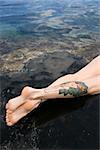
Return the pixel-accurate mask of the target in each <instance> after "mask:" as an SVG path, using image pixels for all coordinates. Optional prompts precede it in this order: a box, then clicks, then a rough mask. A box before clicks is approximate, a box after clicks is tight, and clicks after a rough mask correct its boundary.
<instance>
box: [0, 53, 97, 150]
mask: <svg viewBox="0 0 100 150" xmlns="http://www.w3.org/2000/svg"><path fill="white" fill-rule="evenodd" d="M12 56H13V57H12V58H11V55H10V54H9V60H10V61H11V65H9V64H7V63H6V65H8V66H9V67H8V70H5V71H4V70H3V71H4V72H1V74H0V80H1V103H0V109H1V115H0V116H1V117H0V118H1V127H0V128H1V129H0V130H1V131H2V132H1V145H2V149H3V150H8V149H9V150H12V149H13V148H14V147H16V150H17V149H23V148H24V149H38V148H39V147H40V149H43V148H45V147H44V145H45V144H43V143H44V142H43V141H42V143H41V140H42V137H44V139H45V141H46V136H47V137H48V140H47V141H46V143H47V147H46V148H50V147H53V145H54V144H53V140H51V142H50V141H49V139H50V137H52V138H53V136H54V135H55V138H56V139H57V140H58V142H57V144H56V148H59V146H61V147H63V146H65V147H71V148H72V147H73V146H74V144H72V143H71V142H69V143H70V145H69V146H68V144H67V145H66V144H65V143H63V142H62V144H60V145H59V144H58V143H59V140H60V139H61V138H60V136H61V135H60V133H58V130H61V132H62V137H63V138H65V137H66V138H67V140H68V135H70V133H69V132H68V130H73V126H72V125H71V123H70V121H72V122H73V125H74V131H73V132H74V134H75V137H76V141H80V144H78V143H77V142H76V143H77V144H76V145H77V147H80V146H83V145H85V147H86V148H87V147H92V148H93V147H98V139H97V137H98V134H97V130H98V113H99V112H98V106H97V105H98V100H99V96H93V97H83V98H79V99H77V100H76V101H73V100H71V101H70V100H68V101H66V102H65V101H64V100H61V101H59V103H58V101H56V100H54V101H52V102H46V103H44V104H43V105H40V107H39V108H38V109H37V110H36V111H34V112H33V113H31V114H29V115H28V117H25V118H24V119H22V121H20V122H19V123H18V124H17V125H15V126H14V127H7V126H6V124H5V119H4V117H5V104H6V102H7V101H8V100H9V99H10V98H13V97H15V96H17V95H19V94H20V92H21V90H22V88H23V87H24V86H26V85H29V86H32V87H36V88H41V87H45V86H48V85H49V84H50V83H52V82H53V81H54V80H55V79H57V78H58V77H60V76H62V75H65V74H68V73H74V72H76V71H78V70H79V69H80V68H82V67H83V66H85V65H86V64H87V63H88V61H87V59H84V58H82V57H79V56H75V55H72V54H70V53H68V52H65V51H59V52H58V51H55V52H52V53H50V52H48V53H44V54H40V55H38V57H35V55H33V56H32V57H31V59H29V60H27V62H24V61H23V60H24V57H23V55H21V54H20V55H16V56H17V57H14V55H12ZM28 56H29V55H28ZM30 56H31V55H30ZM20 60H21V61H23V62H24V63H21V61H20ZM13 62H15V63H14V64H13ZM17 63H18V64H17ZM13 65H14V69H13ZM15 66H16V67H15ZM51 109H52V113H51ZM45 112H46V113H45ZM84 112H85V114H84ZM95 112H96V113H95ZM91 113H92V114H91ZM90 114H91V115H90ZM70 117H71V118H70ZM87 117H88V119H87ZM93 118H96V119H93ZM70 119H71V120H70ZM74 119H76V120H77V121H75V120H74ZM62 120H63V121H62ZM83 120H84V121H83ZM89 120H91V123H89ZM66 121H67V122H69V124H70V126H69V127H68V126H66V127H67V128H66V127H65V126H64V124H65V122H66ZM82 121H83V123H82ZM56 123H58V124H60V126H59V125H58V126H56ZM78 123H82V124H83V125H80V127H79V128H80V132H79V134H80V135H79V136H78V137H77V133H78V132H76V131H77V129H78V128H77V127H78V126H79V125H78ZM75 124H76V125H75ZM91 124H93V128H92V127H91V126H90V125H91ZM62 126H64V127H62ZM82 126H84V128H83V127H82ZM94 126H95V130H94ZM60 127H61V128H60ZM44 130H45V131H44ZM48 130H51V131H50V133H49V132H48ZM52 130H53V132H52ZM75 130H76V131H75ZM64 131H66V135H65V134H64ZM44 132H45V133H46V135H44ZM71 132H72V131H71ZM57 135H58V137H59V138H57ZM72 135H73V134H72ZM12 136H13V139H12ZM24 136H25V137H26V138H24ZM49 136H50V137H49ZM88 136H89V137H90V141H89V143H87V142H86V141H84V140H85V139H88ZM38 138H39V140H38ZM19 139H21V141H20V140H19ZM92 140H94V146H93V145H92V146H90V145H91V144H90V143H91V141H92ZM38 142H40V143H39V144H38ZM74 142H75V141H74ZM18 143H19V144H18ZM28 143H30V144H28ZM50 143H51V145H52V144H53V145H52V146H50V145H49V144H50ZM71 145H72V146H71Z"/></svg>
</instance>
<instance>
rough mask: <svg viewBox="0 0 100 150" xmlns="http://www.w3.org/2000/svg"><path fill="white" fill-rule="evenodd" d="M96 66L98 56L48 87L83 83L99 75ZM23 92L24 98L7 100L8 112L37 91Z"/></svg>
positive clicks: (99, 72)
mask: <svg viewBox="0 0 100 150" xmlns="http://www.w3.org/2000/svg"><path fill="white" fill-rule="evenodd" d="M98 66H100V56H98V57H96V58H95V59H94V60H93V61H91V62H90V63H89V64H88V65H87V66H85V67H84V68H83V69H81V70H80V71H78V72H76V73H74V74H68V75H65V76H63V77H60V78H59V79H57V80H56V81H55V82H53V83H52V84H51V85H49V87H50V88H51V87H53V86H55V85H59V84H61V83H64V82H65V81H68V82H69V81H83V80H86V79H88V78H91V77H94V76H96V75H99V74H100V67H98ZM23 91H25V92H24V93H26V94H25V96H24V97H25V98H24V97H23V96H21V97H16V98H14V99H11V100H9V102H8V104H7V108H9V109H10V110H15V109H16V108H17V107H19V106H20V105H22V104H24V102H25V99H26V97H27V96H29V95H30V93H31V92H33V93H34V92H36V91H38V89H33V88H27V87H26V88H24V90H23ZM21 95H23V94H21ZM8 106H9V107H8Z"/></svg>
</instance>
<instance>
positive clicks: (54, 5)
mask: <svg viewBox="0 0 100 150" xmlns="http://www.w3.org/2000/svg"><path fill="white" fill-rule="evenodd" d="M63 50H64V51H65V52H69V53H71V54H74V55H80V56H83V57H85V58H86V59H87V60H92V59H93V58H94V57H95V56H96V55H98V54H99V53H100V1H99V0H0V68H1V71H2V72H6V71H16V68H17V69H18V71H19V70H21V69H22V67H23V65H22V64H23V63H26V62H27V61H28V60H29V59H33V58H34V57H38V56H39V55H41V54H43V53H45V52H54V51H63ZM17 60H20V63H19V62H17ZM11 62H12V63H13V64H11ZM15 62H16V63H15Z"/></svg>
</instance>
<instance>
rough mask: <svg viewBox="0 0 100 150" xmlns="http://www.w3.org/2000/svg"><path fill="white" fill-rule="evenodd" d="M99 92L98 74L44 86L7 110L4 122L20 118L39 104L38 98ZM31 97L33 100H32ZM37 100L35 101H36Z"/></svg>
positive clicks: (11, 123) (73, 96)
mask: <svg viewBox="0 0 100 150" xmlns="http://www.w3.org/2000/svg"><path fill="white" fill-rule="evenodd" d="M98 93H100V76H96V77H93V78H90V79H87V80H84V81H72V82H67V83H63V84H61V85H56V86H55V87H51V88H48V87H47V88H45V89H42V90H40V92H38V93H36V94H31V96H30V99H31V101H30V99H27V102H26V103H24V104H23V105H21V106H19V107H18V108H17V109H16V110H15V111H14V112H12V113H9V112H7V115H6V122H7V125H9V126H12V125H14V124H15V123H16V122H17V121H19V120H20V119H21V118H23V117H24V116H26V115H27V114H28V113H29V112H31V111H32V110H33V109H34V108H36V107H37V106H38V105H39V104H38V101H39V99H42V100H44V99H45V100H47V99H54V98H66V99H67V98H75V97H79V96H84V95H87V94H91V95H93V94H98ZM32 99H33V100H32ZM36 102H37V103H36Z"/></svg>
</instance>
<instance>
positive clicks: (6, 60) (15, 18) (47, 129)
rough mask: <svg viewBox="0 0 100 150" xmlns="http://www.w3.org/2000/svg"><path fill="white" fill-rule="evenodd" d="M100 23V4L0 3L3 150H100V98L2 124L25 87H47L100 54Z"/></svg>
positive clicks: (49, 105) (82, 0) (90, 0)
mask: <svg viewBox="0 0 100 150" xmlns="http://www.w3.org/2000/svg"><path fill="white" fill-rule="evenodd" d="M99 18H100V1H99V0H15V1H14V0H0V68H1V69H0V81H1V83H2V84H1V86H0V90H1V92H0V93H1V95H0V96H1V100H2V101H0V107H1V112H0V113H1V115H0V120H1V126H0V130H1V136H0V137H1V148H2V150H13V149H15V148H16V150H23V149H25V150H31V149H34V150H35V149H36V150H39V149H40V150H44V149H45V150H53V149H55V150H56V149H57V150H58V149H98V148H99V146H98V142H99V137H98V136H99V135H98V131H99V127H98V125H99V123H98V121H99V118H98V117H99V108H98V105H99V99H100V97H99V96H93V97H83V98H81V99H80V98H79V99H77V100H76V101H73V100H70V101H69V100H68V101H63V100H61V101H59V103H58V102H57V101H58V100H57V101H56V100H54V101H52V102H45V103H44V104H42V105H40V107H39V108H38V109H37V110H35V111H34V112H33V113H31V114H29V115H28V117H25V118H24V119H23V120H21V121H20V122H19V123H18V124H16V125H15V126H13V127H7V126H6V124H5V119H4V117H5V104H6V102H7V101H8V99H10V98H12V97H15V96H17V95H18V94H20V91H21V89H22V88H23V87H24V86H26V85H30V86H34V87H38V88H39V87H44V86H47V85H49V84H50V83H51V82H53V81H54V80H55V79H56V78H58V77H59V76H62V75H64V74H67V73H73V72H75V71H77V70H79V69H80V68H82V67H83V66H84V65H86V63H87V61H90V60H92V59H93V57H95V56H96V55H98V54H100V19H99ZM54 51H56V52H54ZM67 53H68V54H67ZM69 53H70V54H69ZM71 54H73V55H71ZM76 55H77V56H80V58H79V57H76ZM81 56H82V57H84V58H86V59H83V58H82V57H81ZM74 59H75V60H74ZM86 60H87V61H86ZM33 83H34V85H33Z"/></svg>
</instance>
